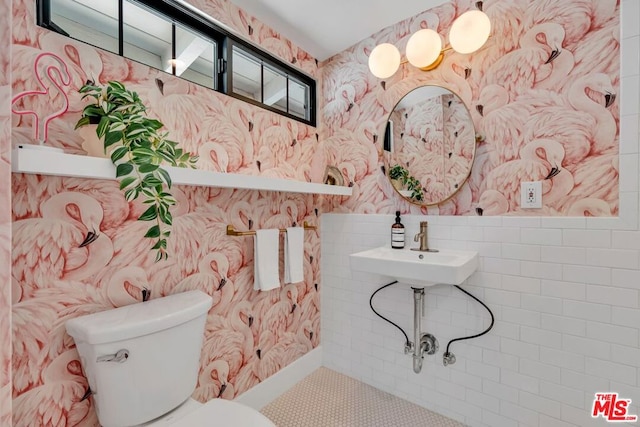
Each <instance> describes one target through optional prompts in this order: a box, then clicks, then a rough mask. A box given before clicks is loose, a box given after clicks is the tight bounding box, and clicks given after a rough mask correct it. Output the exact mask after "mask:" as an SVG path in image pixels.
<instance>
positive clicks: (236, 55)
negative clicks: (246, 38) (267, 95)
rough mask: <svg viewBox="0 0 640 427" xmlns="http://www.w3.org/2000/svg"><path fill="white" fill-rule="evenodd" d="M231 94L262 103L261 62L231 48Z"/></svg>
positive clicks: (239, 50)
mask: <svg viewBox="0 0 640 427" xmlns="http://www.w3.org/2000/svg"><path fill="white" fill-rule="evenodd" d="M231 60H232V64H233V67H232V68H233V75H232V76H231V79H232V86H233V92H234V93H237V94H238V95H242V96H246V97H247V98H251V99H254V100H256V101H260V102H261V101H262V96H261V95H262V90H261V89H262V83H261V81H262V77H261V76H262V62H261V61H259V60H258V59H256V58H254V57H253V56H252V55H250V54H248V53H247V52H245V51H243V50H242V49H240V48H239V47H238V46H233V57H232V59H231Z"/></svg>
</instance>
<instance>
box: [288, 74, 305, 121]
mask: <svg viewBox="0 0 640 427" xmlns="http://www.w3.org/2000/svg"><path fill="white" fill-rule="evenodd" d="M309 90H310V88H309V86H308V85H306V84H303V83H300V82H298V81H296V80H293V79H289V114H291V115H294V116H296V117H300V118H301V119H305V120H309Z"/></svg>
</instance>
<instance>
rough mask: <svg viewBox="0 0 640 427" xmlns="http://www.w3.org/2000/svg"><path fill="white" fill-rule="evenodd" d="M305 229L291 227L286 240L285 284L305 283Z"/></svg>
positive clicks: (288, 229)
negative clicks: (303, 258)
mask: <svg viewBox="0 0 640 427" xmlns="http://www.w3.org/2000/svg"><path fill="white" fill-rule="evenodd" d="M303 255H304V228H302V227H289V228H287V236H286V238H285V240H284V283H298V282H302V281H304V270H303V263H302V256H303Z"/></svg>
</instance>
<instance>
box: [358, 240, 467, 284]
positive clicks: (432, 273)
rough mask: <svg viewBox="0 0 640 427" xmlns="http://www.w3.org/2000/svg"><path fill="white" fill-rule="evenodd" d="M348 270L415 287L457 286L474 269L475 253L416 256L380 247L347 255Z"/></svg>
mask: <svg viewBox="0 0 640 427" xmlns="http://www.w3.org/2000/svg"><path fill="white" fill-rule="evenodd" d="M349 258H350V261H351V269H352V270H354V271H363V272H367V273H376V274H381V275H384V276H389V277H393V278H395V279H397V280H398V281H401V282H405V283H408V284H411V285H416V286H421V287H423V286H433V285H436V284H445V285H459V284H461V283H462V282H464V281H465V280H466V279H467V278H468V277H469V276H471V274H473V272H474V271H476V269H477V268H478V253H477V252H475V251H461V250H455V249H441V250H439V251H438V252H420V251H412V250H410V249H391V248H390V247H386V246H382V247H379V248H374V249H369V250H366V251H362V252H358V253H355V254H351V255H350V256H349Z"/></svg>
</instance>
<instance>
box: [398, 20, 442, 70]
mask: <svg viewBox="0 0 640 427" xmlns="http://www.w3.org/2000/svg"><path fill="white" fill-rule="evenodd" d="M406 54H407V60H408V61H409V63H410V64H411V65H413V66H414V67H418V68H420V69H428V68H430V66H431V65H432V64H434V62H436V61H437V60H438V58H439V57H440V55H441V54H442V39H441V38H440V34H438V33H437V32H435V31H434V30H430V29H424V30H419V31H416V32H415V33H414V34H413V35H412V36H411V38H410V39H409V41H408V42H407V50H406ZM436 65H437V64H436Z"/></svg>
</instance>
